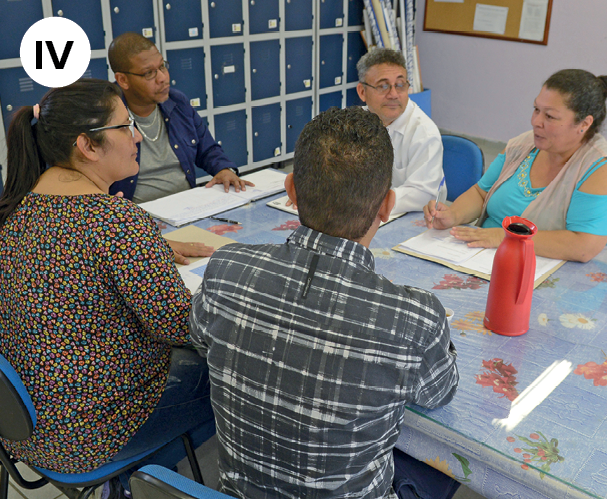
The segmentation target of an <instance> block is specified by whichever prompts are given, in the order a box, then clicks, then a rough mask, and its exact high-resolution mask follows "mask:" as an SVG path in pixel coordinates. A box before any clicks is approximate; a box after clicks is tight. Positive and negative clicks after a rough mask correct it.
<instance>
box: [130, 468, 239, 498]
mask: <svg viewBox="0 0 607 499" xmlns="http://www.w3.org/2000/svg"><path fill="white" fill-rule="evenodd" d="M129 485H130V488H131V495H132V496H133V499H232V496H228V495H226V494H222V493H221V492H217V491H216V490H213V489H210V488H209V487H205V486H204V485H200V484H199V483H196V482H194V481H193V480H190V479H189V478H186V477H184V476H182V475H179V474H178V473H175V472H174V471H171V470H168V469H167V468H163V467H162V466H157V465H155V464H151V465H149V466H144V467H143V468H141V469H140V470H139V471H136V472H135V473H133V474H132V475H131V479H130V480H129Z"/></svg>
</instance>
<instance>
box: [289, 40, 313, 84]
mask: <svg viewBox="0 0 607 499" xmlns="http://www.w3.org/2000/svg"><path fill="white" fill-rule="evenodd" d="M312 50H313V42H312V37H311V36H305V37H301V38H287V39H286V40H285V61H286V75H287V76H286V92H287V93H288V94H292V93H294V92H303V91H305V90H310V88H311V87H312Z"/></svg>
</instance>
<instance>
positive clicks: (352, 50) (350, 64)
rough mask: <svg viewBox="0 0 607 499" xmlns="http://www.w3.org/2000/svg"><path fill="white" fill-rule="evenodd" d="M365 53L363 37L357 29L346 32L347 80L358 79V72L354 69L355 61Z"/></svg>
mask: <svg viewBox="0 0 607 499" xmlns="http://www.w3.org/2000/svg"><path fill="white" fill-rule="evenodd" d="M366 53H367V47H365V42H364V41H363V37H362V36H360V33H359V32H358V31H356V32H353V33H348V61H347V63H346V67H347V82H348V83H351V82H353V81H358V72H357V71H356V63H357V62H358V60H359V59H360V58H361V57H362V56H363V55H365V54H366Z"/></svg>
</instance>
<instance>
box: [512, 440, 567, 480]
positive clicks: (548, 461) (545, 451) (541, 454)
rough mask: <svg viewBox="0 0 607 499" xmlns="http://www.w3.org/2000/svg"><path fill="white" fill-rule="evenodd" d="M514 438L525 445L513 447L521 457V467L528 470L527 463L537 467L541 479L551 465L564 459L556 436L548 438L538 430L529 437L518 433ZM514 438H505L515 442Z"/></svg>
mask: <svg viewBox="0 0 607 499" xmlns="http://www.w3.org/2000/svg"><path fill="white" fill-rule="evenodd" d="M516 438H518V439H519V440H520V441H521V442H522V443H523V444H525V445H526V447H523V448H521V447H515V448H514V452H516V453H517V454H521V455H522V457H523V461H524V464H522V465H521V468H523V469H524V470H528V469H529V464H531V465H533V466H537V467H539V471H540V478H542V479H543V478H544V476H546V473H549V472H550V466H551V465H553V464H557V463H561V462H563V461H564V460H565V458H564V457H563V456H561V455H560V453H559V448H558V447H559V441H558V440H557V439H556V438H551V439H550V440H548V439H547V438H546V437H545V436H544V434H543V433H542V432H540V431H536V432H534V433H531V434H530V435H529V438H527V437H521V436H520V435H517V436H516ZM516 438H514V437H513V436H508V437H506V440H507V441H508V442H510V443H514V442H516ZM539 465H541V466H539Z"/></svg>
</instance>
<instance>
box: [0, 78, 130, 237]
mask: <svg viewBox="0 0 607 499" xmlns="http://www.w3.org/2000/svg"><path fill="white" fill-rule="evenodd" d="M117 96H118V97H119V96H120V91H119V89H118V87H116V85H114V84H113V83H111V82H109V81H106V80H96V79H87V78H83V79H81V80H78V81H77V82H75V83H72V84H71V85H68V86H66V87H61V88H53V89H51V90H49V91H48V92H47V93H46V94H45V95H44V97H42V99H41V100H40V111H39V116H38V119H37V120H36V119H34V112H33V108H32V107H31V106H26V107H23V108H21V109H19V110H18V111H17V112H16V113H15V115H14V117H13V119H12V121H11V124H10V126H9V129H8V134H7V136H6V145H7V149H8V154H7V170H6V184H5V186H4V192H3V194H2V197H0V227H1V226H2V225H4V222H5V221H6V219H7V218H8V217H9V215H10V214H11V213H12V212H13V211H14V210H15V208H16V207H17V206H18V205H19V203H20V202H21V201H22V200H23V198H24V197H25V195H26V194H27V193H28V192H30V191H31V190H32V189H33V188H34V186H35V185H36V183H37V182H38V179H39V178H40V175H42V173H43V172H44V170H45V169H46V166H47V165H50V166H53V165H60V166H64V167H68V168H69V166H70V162H71V158H72V154H73V153H74V146H73V143H74V141H75V140H76V138H77V137H78V135H80V134H81V133H86V134H87V135H88V136H89V137H90V139H91V140H92V141H93V142H95V143H97V144H99V145H103V142H104V133H103V132H102V131H101V132H93V133H91V132H89V130H90V129H91V128H96V127H100V126H103V125H105V124H106V123H107V122H108V121H109V120H110V118H111V116H112V113H113V112H114V105H115V97H117Z"/></svg>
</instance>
